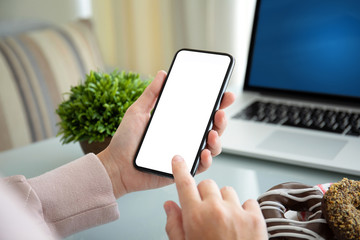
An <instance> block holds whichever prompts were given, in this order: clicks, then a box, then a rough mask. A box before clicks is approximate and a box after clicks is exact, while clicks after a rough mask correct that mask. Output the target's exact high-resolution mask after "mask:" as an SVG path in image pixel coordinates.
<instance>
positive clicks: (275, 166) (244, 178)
mask: <svg viewBox="0 0 360 240" xmlns="http://www.w3.org/2000/svg"><path fill="white" fill-rule="evenodd" d="M82 155H83V153H82V150H81V148H80V145H79V144H67V145H61V143H60V142H59V138H52V139H48V140H45V141H42V142H38V143H35V144H32V145H28V146H25V147H22V148H17V149H13V150H9V151H5V152H1V153H0V172H1V173H2V175H4V176H9V175H16V174H21V175H25V176H26V177H27V178H31V177H34V176H37V175H40V174H42V173H44V172H46V171H49V170H51V169H54V168H56V167H59V166H61V165H63V164H66V163H68V162H70V161H72V160H74V159H76V158H78V157H80V156H82ZM343 177H348V178H351V179H358V177H355V176H351V175H346V174H341V173H334V172H328V171H321V170H316V169H310V168H304V167H299V166H292V165H286V164H281V163H275V162H270V161H264V160H259V159H254V158H248V157H242V156H236V155H229V154H224V153H223V154H221V155H220V156H218V157H216V158H214V161H213V165H212V166H211V168H210V169H209V170H208V171H206V172H205V173H202V174H200V175H198V176H196V177H195V179H196V181H197V182H200V181H201V180H203V179H207V178H211V179H214V180H215V181H216V182H217V184H218V185H219V187H223V186H232V187H234V189H235V190H236V191H237V193H238V195H239V198H240V201H242V202H244V201H245V200H246V199H248V198H255V199H256V198H257V196H258V195H260V194H261V193H263V192H265V191H266V190H268V189H269V188H271V187H272V186H274V185H277V184H279V183H283V182H288V181H297V182H301V183H305V184H309V185H316V184H318V183H328V182H337V181H339V180H341V179H342V178H343ZM167 200H174V201H176V202H178V197H177V193H176V189H175V186H174V185H170V186H167V187H163V188H160V189H154V190H148V191H142V192H135V193H130V194H128V195H126V196H124V197H122V198H120V199H119V200H118V201H117V202H118V204H119V210H120V219H119V220H117V221H115V222H112V223H109V224H106V225H102V226H98V227H95V228H92V229H88V230H86V231H83V232H80V233H77V234H75V235H73V236H70V237H68V238H67V239H79V240H80V239H87V240H88V239H117V240H118V239H156V240H159V239H160V240H161V239H167V236H166V232H165V224H166V214H165V211H164V210H163V204H164V202H165V201H167Z"/></svg>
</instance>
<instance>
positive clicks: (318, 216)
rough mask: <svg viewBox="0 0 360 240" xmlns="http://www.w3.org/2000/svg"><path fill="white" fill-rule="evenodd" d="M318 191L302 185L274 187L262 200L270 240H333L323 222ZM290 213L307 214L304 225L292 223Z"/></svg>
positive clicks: (321, 195)
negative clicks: (287, 214)
mask: <svg viewBox="0 0 360 240" xmlns="http://www.w3.org/2000/svg"><path fill="white" fill-rule="evenodd" d="M322 198H323V194H322V192H321V191H320V190H318V188H315V187H312V186H308V185H305V184H301V183H294V182H289V183H283V184H279V185H276V186H274V187H273V188H271V189H269V190H268V191H267V192H265V193H264V194H262V195H261V196H260V197H259V198H258V202H259V204H260V208H261V211H262V213H263V215H264V218H265V221H266V225H267V230H268V235H269V239H332V236H331V235H332V234H331V231H330V229H329V228H328V225H327V223H326V220H325V219H324V218H323V215H322V209H321V200H322ZM289 210H292V211H297V212H307V213H308V214H307V216H308V217H307V218H306V219H305V220H304V221H300V220H297V219H289V218H287V217H286V216H285V213H286V212H287V211H289Z"/></svg>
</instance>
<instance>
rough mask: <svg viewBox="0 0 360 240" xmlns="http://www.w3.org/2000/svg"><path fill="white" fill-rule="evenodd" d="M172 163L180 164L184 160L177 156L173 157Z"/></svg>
mask: <svg viewBox="0 0 360 240" xmlns="http://www.w3.org/2000/svg"><path fill="white" fill-rule="evenodd" d="M173 161H174V162H182V161H184V159H183V158H182V157H181V156H179V155H175V156H174V158H173Z"/></svg>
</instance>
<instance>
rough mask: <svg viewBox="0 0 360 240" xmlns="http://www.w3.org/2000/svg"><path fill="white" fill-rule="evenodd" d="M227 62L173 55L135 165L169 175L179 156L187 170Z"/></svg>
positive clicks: (189, 53) (211, 57)
mask: <svg viewBox="0 0 360 240" xmlns="http://www.w3.org/2000/svg"><path fill="white" fill-rule="evenodd" d="M230 62H231V59H230V57H229V56H226V55H219V54H208V53H203V52H193V51H180V52H179V53H178V54H177V56H176V59H175V62H174V63H173V66H172V69H171V70H170V73H169V75H168V79H167V82H166V84H165V86H164V89H163V92H162V95H161V97H160V99H159V102H158V104H157V107H156V110H155V112H154V115H153V118H152V120H151V122H150V125H149V127H148V130H147V133H146V135H145V138H144V140H143V142H142V146H141V148H140V150H139V152H138V155H137V158H136V164H137V165H138V166H140V167H144V168H148V169H153V170H157V171H160V172H165V173H169V174H172V168H171V160H172V158H173V157H174V156H175V155H180V156H182V157H183V158H184V159H185V162H186V164H187V166H188V169H189V171H190V170H191V168H192V166H193V163H194V161H195V160H196V157H197V153H198V150H199V148H200V145H201V141H202V139H203V137H204V134H205V133H206V130H207V129H206V128H207V125H208V123H209V120H210V118H211V115H212V111H213V109H214V107H215V103H216V99H217V97H218V96H219V94H220V90H221V86H222V84H223V81H224V79H225V76H226V73H227V70H228V68H229V64H230Z"/></svg>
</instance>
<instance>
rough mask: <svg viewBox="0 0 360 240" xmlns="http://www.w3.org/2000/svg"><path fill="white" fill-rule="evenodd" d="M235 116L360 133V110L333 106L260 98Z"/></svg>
mask: <svg viewBox="0 0 360 240" xmlns="http://www.w3.org/2000/svg"><path fill="white" fill-rule="evenodd" d="M234 118H240V119H244V120H251V121H258V122H266V123H272V124H278V125H284V126H291V127H298V128H307V129H314V130H319V131H326V132H332V133H337V134H345V135H351V136H360V113H353V112H345V111H336V110H333V109H324V108H313V107H306V106H300V105H290V104H284V103H274V102H264V101H256V102H254V103H252V104H250V105H249V106H248V107H246V108H245V109H244V110H242V111H241V112H239V113H238V114H236V115H235V116H234Z"/></svg>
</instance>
